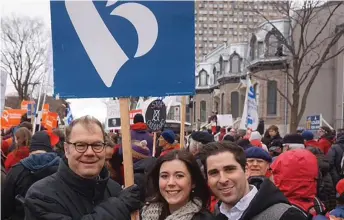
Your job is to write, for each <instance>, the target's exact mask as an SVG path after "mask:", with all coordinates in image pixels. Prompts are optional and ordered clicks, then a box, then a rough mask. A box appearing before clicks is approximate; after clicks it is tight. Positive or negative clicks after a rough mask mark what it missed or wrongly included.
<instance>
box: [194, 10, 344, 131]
mask: <svg viewBox="0 0 344 220" xmlns="http://www.w3.org/2000/svg"><path fill="white" fill-rule="evenodd" d="M323 7H332V6H331V3H329V4H325V5H324V6H323ZM318 10H322V8H321V7H320V8H319V9H318ZM318 16H319V19H325V18H326V17H328V10H322V11H319V12H318ZM343 21H344V5H342V6H340V8H339V9H338V10H337V15H336V16H335V17H334V18H333V19H331V21H330V22H329V29H327V31H324V32H323V33H322V34H321V36H320V37H319V39H320V40H321V39H323V40H326V39H327V38H328V37H329V34H331V33H332V32H331V31H333V30H334V29H338V30H339V29H340V28H344V22H343ZM270 22H271V24H273V26H274V27H273V26H272V25H271V24H269V23H268V22H264V23H261V24H260V25H258V26H257V27H256V29H255V31H254V32H252V33H250V39H249V40H248V41H245V42H243V43H237V42H236V43H230V44H222V45H221V46H219V47H217V48H216V49H215V50H213V51H211V52H210V53H208V54H207V55H206V56H205V57H204V60H203V61H202V62H199V63H198V64H197V68H196V73H195V74H196V95H195V96H194V97H193V99H192V101H193V107H194V108H193V110H192V112H191V113H192V114H191V115H192V116H191V119H192V122H193V123H194V124H197V122H199V123H200V124H206V122H207V118H208V116H209V115H211V112H212V111H217V112H218V113H219V114H232V115H233V118H234V119H235V118H240V117H241V114H242V110H243V106H244V100H245V92H246V87H245V85H244V84H243V83H241V79H243V78H244V77H245V76H246V74H248V73H249V74H250V76H251V80H252V83H253V85H254V87H255V89H256V95H257V102H258V105H259V112H258V113H259V117H260V118H262V119H264V120H265V123H266V126H269V125H272V124H275V125H277V126H279V128H280V130H281V132H282V133H285V132H287V131H288V127H289V117H290V108H289V106H288V105H287V101H286V99H285V98H284V97H282V95H281V94H280V93H279V91H280V92H282V93H283V94H285V95H286V96H287V97H289V98H290V97H291V95H292V85H291V84H290V83H289V80H288V77H287V75H286V73H285V71H286V68H293V67H292V65H290V56H289V54H288V51H287V50H286V48H284V47H283V46H282V45H281V43H280V42H279V41H278V40H277V39H276V37H275V35H274V34H273V32H274V31H276V28H277V30H279V31H280V32H281V33H282V34H283V36H285V37H286V38H287V39H290V38H288V37H290V36H291V33H290V23H289V21H288V19H277V20H270ZM317 25H318V24H315V23H314V24H312V25H310V26H309V30H308V34H307V37H309V38H311V37H312V36H314V35H315V34H316V33H317V30H318V28H319V27H318V26H317ZM299 38H300V32H299V30H296V31H294V36H293V39H299ZM325 43H326V41H324V44H325ZM343 46H344V36H342V37H341V39H340V40H339V41H338V43H337V44H336V45H334V47H333V48H332V49H331V51H330V54H329V56H332V55H334V54H336V53H338V51H339V50H340V48H342V47H343ZM322 49H323V48H314V50H312V52H311V53H309V55H307V57H306V59H310V60H311V59H314V57H313V56H314V54H316V53H317V52H320V51H321V50H322ZM302 68H303V69H302V70H301V71H305V70H306V69H307V66H303V67H302ZM343 72H344V55H343V52H342V53H340V54H339V55H338V56H336V57H335V58H334V59H330V60H329V61H327V62H326V63H324V65H323V66H322V67H321V68H320V70H319V75H318V76H317V78H316V79H315V81H314V84H313V86H312V88H311V91H310V93H309V96H308V98H307V105H306V110H305V113H304V114H303V117H302V119H301V121H300V124H299V126H301V127H305V121H306V116H308V115H315V114H322V116H323V118H324V119H325V120H326V121H327V122H328V123H329V124H330V125H331V126H333V127H334V128H340V127H343V118H344V115H343V111H344V104H343V97H344V92H343V84H344V81H343V75H344V73H343ZM306 85H307V83H306V84H303V87H302V88H301V95H302V94H303V91H304V89H305V87H306ZM301 97H302V96H301Z"/></svg>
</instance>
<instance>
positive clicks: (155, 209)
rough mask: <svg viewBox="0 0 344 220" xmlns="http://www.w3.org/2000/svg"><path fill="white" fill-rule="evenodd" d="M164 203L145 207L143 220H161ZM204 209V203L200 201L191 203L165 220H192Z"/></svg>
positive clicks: (196, 200)
mask: <svg viewBox="0 0 344 220" xmlns="http://www.w3.org/2000/svg"><path fill="white" fill-rule="evenodd" d="M162 207H163V204H162V203H159V202H158V203H151V204H149V205H146V206H145V207H143V211H142V220H159V217H160V215H161V212H162ZM201 209H202V202H201V200H199V199H194V200H193V201H191V200H190V201H189V202H188V203H187V204H186V205H184V206H183V207H181V208H180V209H178V210H176V211H175V212H173V213H172V214H171V215H169V216H167V218H166V219H165V220H191V219H192V218H193V216H194V215H195V214H196V213H198V212H200V210H201Z"/></svg>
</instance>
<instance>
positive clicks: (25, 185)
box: [1, 153, 60, 220]
mask: <svg viewBox="0 0 344 220" xmlns="http://www.w3.org/2000/svg"><path fill="white" fill-rule="evenodd" d="M59 162H60V157H57V155H56V154H55V153H43V154H33V155H30V156H29V157H27V158H25V159H23V160H22V161H21V162H20V163H18V164H16V165H15V166H13V167H12V168H11V170H10V171H9V173H8V175H7V178H6V181H5V184H4V188H3V190H2V192H1V200H2V201H6V202H2V203H1V210H2V211H1V215H2V218H11V219H12V220H23V219H24V217H25V213H24V207H23V204H22V203H21V202H20V201H18V200H16V196H18V195H19V196H20V197H22V198H24V197H25V194H26V192H27V190H28V189H29V188H30V187H31V185H32V184H33V183H35V182H37V181H38V180H41V179H43V178H45V177H47V176H49V175H51V174H53V173H55V172H56V171H57V168H58V165H59Z"/></svg>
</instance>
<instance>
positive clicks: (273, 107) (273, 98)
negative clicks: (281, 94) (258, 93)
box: [267, 80, 277, 115]
mask: <svg viewBox="0 0 344 220" xmlns="http://www.w3.org/2000/svg"><path fill="white" fill-rule="evenodd" d="M267 114H268V115H276V114H277V82H276V81H275V80H271V81H268V94H267Z"/></svg>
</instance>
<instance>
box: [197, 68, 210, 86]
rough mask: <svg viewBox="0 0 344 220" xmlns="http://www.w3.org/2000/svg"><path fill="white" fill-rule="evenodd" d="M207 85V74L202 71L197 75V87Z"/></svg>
mask: <svg viewBox="0 0 344 220" xmlns="http://www.w3.org/2000/svg"><path fill="white" fill-rule="evenodd" d="M207 85H208V74H207V72H206V71H205V70H202V71H201V72H200V73H199V86H207Z"/></svg>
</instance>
